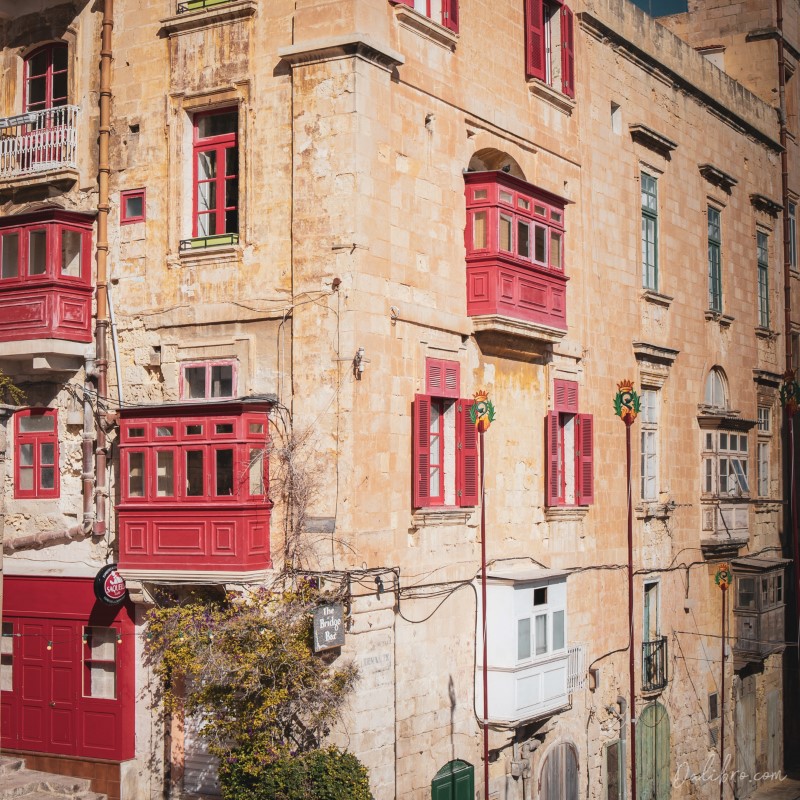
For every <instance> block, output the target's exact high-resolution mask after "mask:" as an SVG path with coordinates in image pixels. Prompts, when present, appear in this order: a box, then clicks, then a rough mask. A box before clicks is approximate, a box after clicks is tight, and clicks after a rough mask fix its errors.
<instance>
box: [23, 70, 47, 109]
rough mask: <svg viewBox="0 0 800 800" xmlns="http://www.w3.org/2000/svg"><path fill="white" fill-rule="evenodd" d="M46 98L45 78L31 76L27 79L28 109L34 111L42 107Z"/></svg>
mask: <svg viewBox="0 0 800 800" xmlns="http://www.w3.org/2000/svg"><path fill="white" fill-rule="evenodd" d="M46 99H47V79H46V78H45V77H44V76H42V77H41V78H33V79H32V80H29V81H28V106H29V110H30V109H31V108H32V110H34V111H36V110H38V108H35V107H37V106H38V107H41V108H44V104H45V101H46Z"/></svg>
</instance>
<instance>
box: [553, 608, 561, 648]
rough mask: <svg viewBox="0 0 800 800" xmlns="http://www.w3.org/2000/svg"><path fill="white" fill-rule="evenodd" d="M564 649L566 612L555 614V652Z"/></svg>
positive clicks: (555, 612)
mask: <svg viewBox="0 0 800 800" xmlns="http://www.w3.org/2000/svg"><path fill="white" fill-rule="evenodd" d="M563 649H564V612H563V611H554V612H553V650H563Z"/></svg>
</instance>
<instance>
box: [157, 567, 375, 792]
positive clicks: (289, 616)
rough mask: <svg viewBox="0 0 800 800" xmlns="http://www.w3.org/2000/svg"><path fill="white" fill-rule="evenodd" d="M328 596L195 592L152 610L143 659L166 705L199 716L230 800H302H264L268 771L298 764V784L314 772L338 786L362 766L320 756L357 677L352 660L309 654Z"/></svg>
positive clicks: (288, 770)
mask: <svg viewBox="0 0 800 800" xmlns="http://www.w3.org/2000/svg"><path fill="white" fill-rule="evenodd" d="M326 599H329V598H323V597H321V596H320V594H319V592H318V591H317V590H316V589H315V588H314V587H313V586H311V585H309V584H305V583H304V584H301V586H300V587H299V588H297V589H293V590H290V591H270V590H267V589H263V588H262V589H259V590H257V591H255V592H253V593H252V594H251V595H249V596H247V597H245V598H241V597H234V596H227V597H224V598H213V597H211V598H203V597H197V596H193V597H190V598H189V599H188V600H187V601H185V602H183V603H171V604H169V605H165V606H164V607H162V608H156V609H153V610H152V611H150V612H149V614H148V629H147V647H146V654H147V657H148V659H149V661H150V663H151V664H152V665H153V669H154V671H155V674H156V676H157V677H158V678H159V679H160V682H161V688H162V696H163V700H164V703H165V707H166V708H167V709H168V710H169V711H178V712H184V713H188V714H200V715H201V716H202V718H203V720H204V726H203V730H202V733H203V736H204V737H205V738H206V739H207V740H208V742H209V749H210V751H211V752H212V753H213V754H214V755H216V756H218V757H219V758H220V762H221V769H220V777H221V779H222V782H223V787H227V788H226V789H225V791H226V796H227V797H231V798H237V800H245V798H249V797H252V798H254V799H255V798H264V799H265V800H266V798H268V797H269V798H271V800H278V799H279V798H282V797H284V796H285V797H286V798H294V797H295V796H297V797H300V796H301V795H295V794H285V795H282V794H272V795H270V794H269V793H267V794H264V793H263V792H262V789H261V786H262V785H263V784H264V781H266V780H268V779H270V778H269V776H270V775H272V776H276V777H275V778H274V779H275V780H276V781H279V782H280V781H284V782H285V781H288V780H289V779H290V778H291V780H295V778H293V777H292V775H294V773H293V772H292V770H295V769H297V770H300V768H301V766H302V770H305V772H302V771H301V772H298V773H297V776H296V780H297V781H301V784H302V781H305V782H306V783H308V782H309V781H312V778H313V779H314V780H316V778H314V777H313V776H315V775H318V774H319V775H330V777H331V780H332V781H333V783H332V784H331V785H332V786H336V785H338V784H337V783H336V782H337V781H339V782H340V783H341V781H343V780H344V779H345V777H346V776H345V773H346V772H347V771H348V770H349V769H350V765H351V760H352V762H353V763H354V764H355V765H356V766H359V767H360V765H359V764H358V761H357V760H356V759H354V757H353V756H351V755H349V754H346V753H339V751H332V750H325V751H319V750H318V748H319V746H320V743H321V741H322V739H323V738H324V737H325V735H326V734H327V733H328V731H329V728H330V726H331V724H332V723H333V722H334V721H335V720H336V718H337V717H338V714H339V712H340V709H341V707H342V704H343V702H344V700H345V698H346V696H347V695H348V693H349V692H350V691H351V690H352V688H353V686H354V684H355V680H356V669H355V667H354V666H353V665H352V664H345V665H343V666H339V667H334V666H332V665H330V664H329V663H327V662H328V661H329V660H330V659H327V660H323V659H322V658H320V657H319V656H316V655H314V654H313V652H312V649H311V642H312V639H311V633H312V632H311V612H312V611H313V609H314V608H315V607H316V606H317V605H319V604H320V603H321V602H323V600H326ZM315 751H316V752H315ZM296 764H297V765H300V766H295V765H296ZM362 769H363V768H362ZM359 774H360V773H359V772H358V771H357V770H356V771H355V772H354V773H353V780H355V779H356V778H357V777H358V775H359ZM340 776H341V778H340ZM301 779H302V780H301ZM251 784H252V787H257V788H247V787H248V786H250V785H251ZM341 785H342V786H344V785H345V784H344V783H341ZM247 791H250V792H251V794H247V793H246V792H247ZM282 791H283V790H282ZM287 791H288V789H287ZM326 791H327V790H326ZM331 791H333V790H331ZM337 791H338V790H337ZM348 791H349V789H348ZM354 791H355V790H354ZM252 792H255V793H252ZM302 796H303V797H306V798H309V800H312V798H315V797H319V798H331V800H333V798H339V797H342V798H344V797H353V798H358V797H361V795H359V794H357V793H356V794H349V795H348V794H335V793H333V794H331V793H330V792H328V793H327V794H326V793H325V792H323V793H321V794H319V795H315V794H307V795H302ZM364 796H365V797H366V798H369V792H367V794H366V795H364Z"/></svg>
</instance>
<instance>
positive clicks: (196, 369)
mask: <svg viewBox="0 0 800 800" xmlns="http://www.w3.org/2000/svg"><path fill="white" fill-rule="evenodd" d="M236 378H237V370H236V362H235V361H199V362H192V363H184V364H181V399H182V400H214V399H221V398H226V397H234V396H235V395H236V391H237V388H236Z"/></svg>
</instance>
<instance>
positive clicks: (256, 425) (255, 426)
mask: <svg viewBox="0 0 800 800" xmlns="http://www.w3.org/2000/svg"><path fill="white" fill-rule="evenodd" d="M248 431H249V432H250V433H256V434H257V433H264V423H263V422H251V423H250V424H249V426H248Z"/></svg>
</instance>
